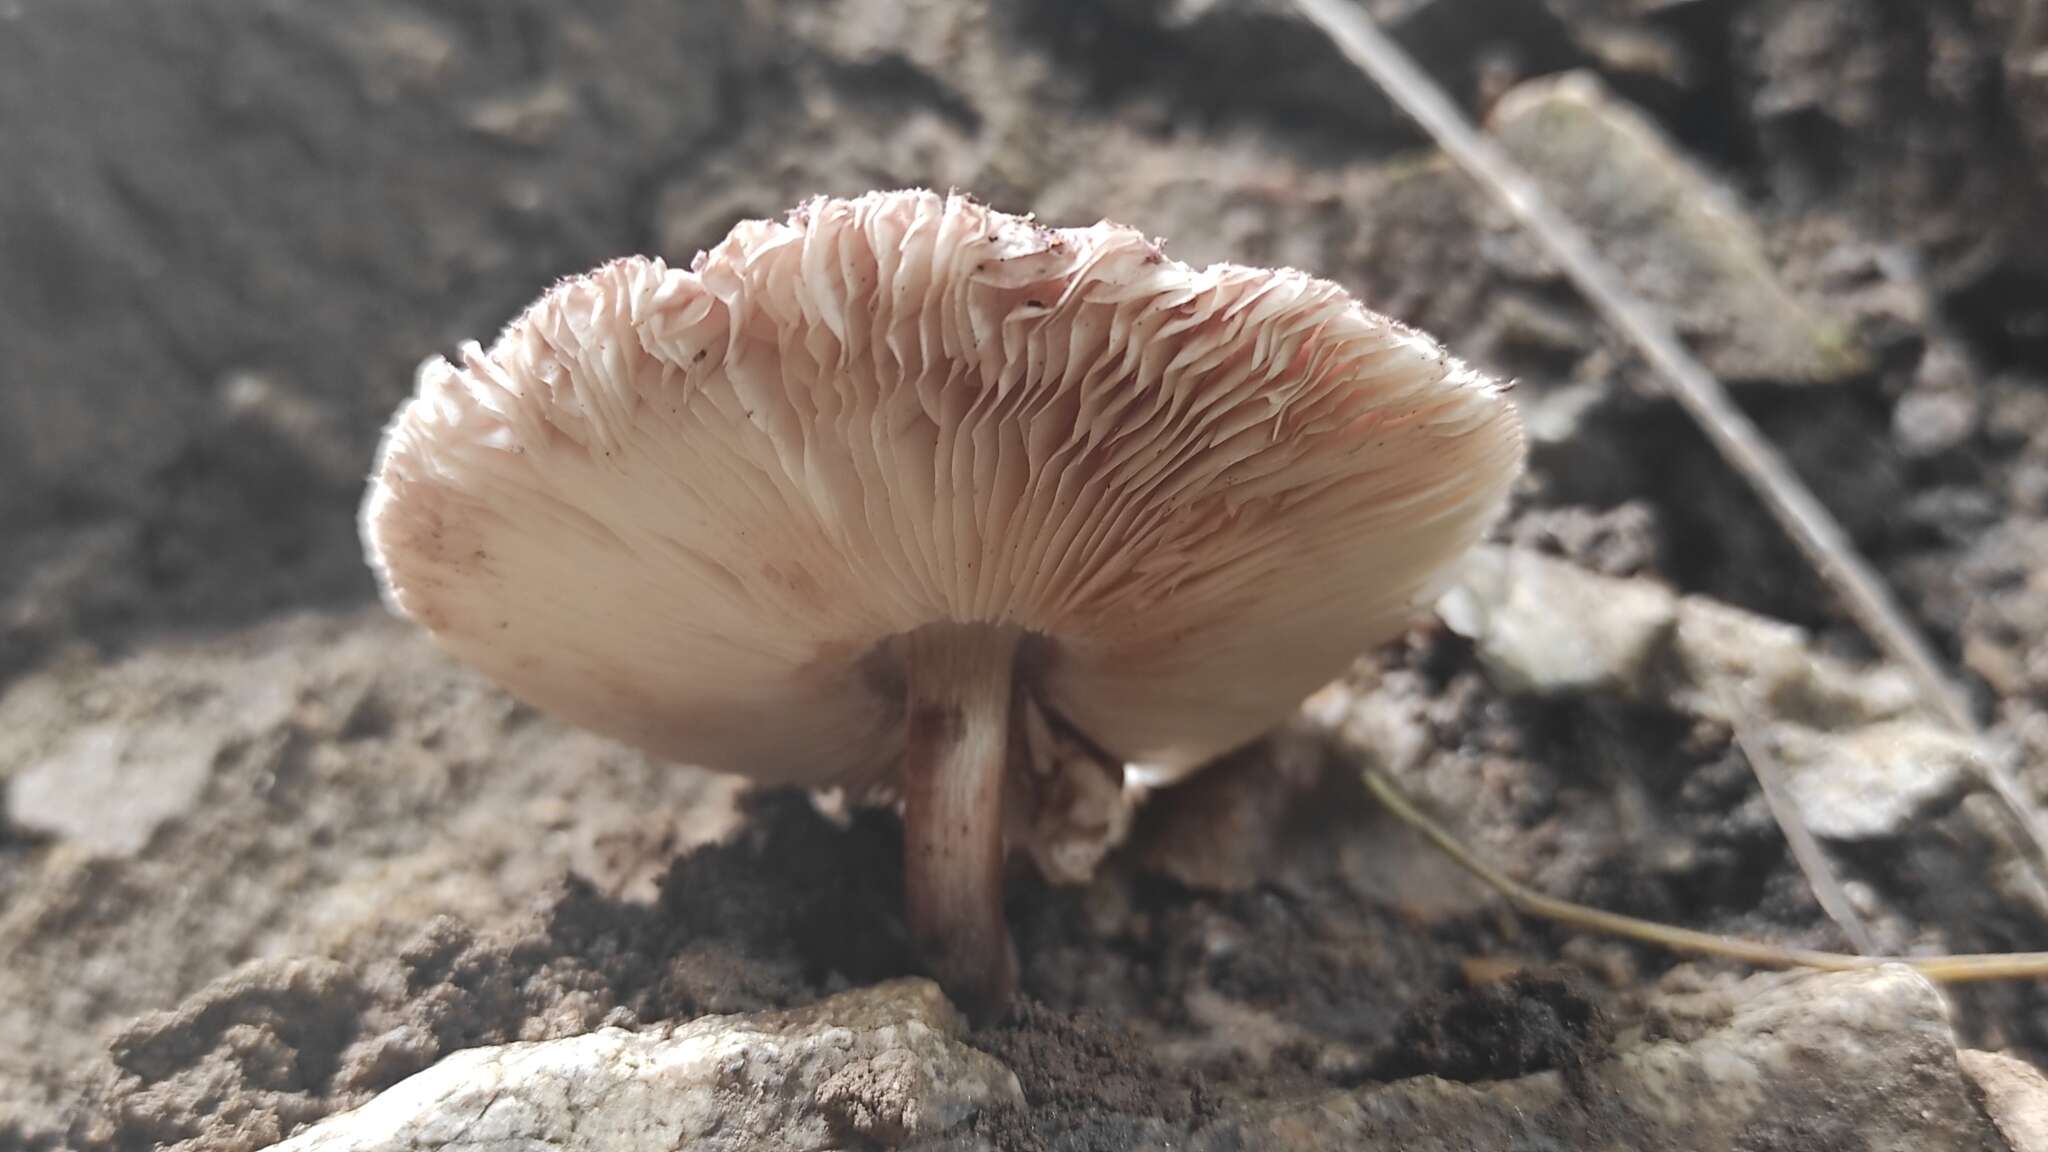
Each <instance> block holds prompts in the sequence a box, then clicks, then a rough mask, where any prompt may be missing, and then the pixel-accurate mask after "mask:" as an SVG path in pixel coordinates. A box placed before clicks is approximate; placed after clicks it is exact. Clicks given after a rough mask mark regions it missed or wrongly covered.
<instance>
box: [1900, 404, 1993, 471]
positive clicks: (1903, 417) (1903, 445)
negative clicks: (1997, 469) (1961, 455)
mask: <svg viewBox="0 0 2048 1152" xmlns="http://www.w3.org/2000/svg"><path fill="white" fill-rule="evenodd" d="M1976 430H1977V404H1976V402H1975V401H1974V400H1973V399H1971V397H1970V396H1969V395H1968V394H1967V393H1963V392H1948V391H1929V390H1923V389H1915V390H1914V391H1912V392H1908V393H1906V395H1905V396H1903V397H1901V398H1900V400H1899V403H1898V406H1897V407H1895V408H1893V409H1892V436H1893V438H1895V439H1896V440H1897V441H1898V442H1899V450H1900V451H1901V452H1904V453H1905V454H1906V455H1908V456H1913V457H1918V458H1923V459H1924V458H1926V457H1929V456H1938V455H1940V454H1941V453H1943V452H1947V451H1950V450H1952V449H1955V448H1959V447H1961V446H1963V445H1964V444H1965V443H1967V442H1968V441H1969V439H1970V437H1971V436H1972V435H1973V434H1974V433H1975V432H1976Z"/></svg>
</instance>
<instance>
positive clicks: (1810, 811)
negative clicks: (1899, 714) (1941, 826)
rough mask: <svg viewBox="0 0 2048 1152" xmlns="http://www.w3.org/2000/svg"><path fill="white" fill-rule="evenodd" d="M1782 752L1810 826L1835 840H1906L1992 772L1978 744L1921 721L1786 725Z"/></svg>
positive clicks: (1780, 736)
mask: <svg viewBox="0 0 2048 1152" xmlns="http://www.w3.org/2000/svg"><path fill="white" fill-rule="evenodd" d="M1777 753H1778V757H1779V759H1780V760H1781V761H1783V763H1784V767H1785V770H1786V773H1787V779H1786V786H1787V788H1789V789H1790V791H1791V793H1792V799H1793V801H1794V803H1796V804H1798V806H1799V811H1800V814H1801V815H1802V816H1804V817H1805V819H1806V825H1807V827H1809V828H1811V829H1812V830H1813V833H1814V835H1816V836H1820V837H1823V838H1826V839H1829V840H1879V839H1886V838H1889V837H1896V836H1902V835H1905V834H1906V833H1908V832H1910V831H1911V830H1912V825H1913V822H1914V821H1915V819H1916V818H1918V817H1919V816H1920V815H1921V814H1922V813H1924V812H1926V811H1928V810H1929V809H1931V808H1933V807H1936V806H1938V805H1940V804H1943V803H1946V802H1952V801H1953V800H1955V799H1956V798H1957V797H1958V796H1960V795H1961V794H1962V793H1963V792H1965V791H1967V790H1968V789H1969V788H1970V787H1971V786H1972V785H1973V784H1974V783H1975V782H1976V781H1978V780H1980V779H1982V777H1983V771H1984V766H1983V763H1982V750H1981V749H1980V748H1979V746H1978V744H1977V742H1976V741H1975V740H1974V739H1971V738H1970V737H1967V736H1963V735H1960V734H1957V733H1954V732H1950V731H1947V730H1945V729H1941V728H1936V727H1934V726H1932V725H1930V724H1925V723H1921V722H1919V721H1913V720H1906V721H1895V722H1891V723H1883V724H1873V725H1870V726H1868V727H1865V728H1860V729H1856V730H1854V731H1851V732H1847V733H1823V732H1815V731H1812V730H1810V729H1801V728H1796V727H1793V726H1790V725H1785V726H1782V727H1781V728H1780V729H1779V730H1778V732H1777Z"/></svg>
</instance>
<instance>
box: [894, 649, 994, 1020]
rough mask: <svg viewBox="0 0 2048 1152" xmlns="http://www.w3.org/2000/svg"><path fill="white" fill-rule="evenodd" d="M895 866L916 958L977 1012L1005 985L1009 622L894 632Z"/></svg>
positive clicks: (987, 1009) (986, 1016)
mask: <svg viewBox="0 0 2048 1152" xmlns="http://www.w3.org/2000/svg"><path fill="white" fill-rule="evenodd" d="M906 640H907V644H906V648H905V653H904V663H905V665H906V668H907V671H908V676H907V679H908V682H909V693H910V699H909V707H908V721H909V732H908V750H907V753H906V757H905V764H904V773H903V778H904V783H903V790H904V803H903V873H904V886H905V891H906V895H907V899H908V903H909V912H910V932H911V938H912V940H913V941H914V942H915V943H916V945H917V948H918V951H919V953H920V954H921V955H922V956H923V958H924V962H925V966H926V968H927V970H929V971H930V972H931V974H932V975H933V976H934V977H935V978H936V979H937V980H938V981H939V983H940V985H942V986H943V987H944V988H945V989H946V992H947V994H948V995H950V996H951V997H952V998H953V999H954V1001H955V1002H957V1003H958V1004H959V1005H960V1006H961V1008H962V1009H964V1010H965V1011H966V1012H967V1014H968V1015H969V1016H970V1017H973V1018H974V1019H976V1020H978V1021H986V1020H990V1019H995V1018H999V1017H1000V1016H1001V1015H1002V1014H1003V1013H1004V1011H1005V1010H1007V1009H1008V1007H1009V1003H1010V995H1011V993H1012V992H1013V991H1014V990H1015V988H1016V985H1017V959H1016V956H1015V954H1014V953H1013V952H1012V951H1011V949H1010V930H1009V926H1008V924H1007V923H1005V921H1004V919H1003V783H1004V772H1005V767H1006V765H1005V761H1006V759H1007V753H1008V751H1009V747H1010V692H1011V680H1012V678H1013V675H1014V669H1015V665H1016V657H1017V633H1016V632H1014V631H1011V630H1008V629H1002V628H993V627H988V626H982V625H962V624H936V625H930V626H927V627H924V628H920V629H918V630H916V631H915V632H912V633H910V635H909V636H908V637H906Z"/></svg>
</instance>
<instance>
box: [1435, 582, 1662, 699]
mask: <svg viewBox="0 0 2048 1152" xmlns="http://www.w3.org/2000/svg"><path fill="white" fill-rule="evenodd" d="M1677 609H1678V597H1677V596H1676V595H1675V594H1674V593H1673V592H1672V591H1671V590H1670V589H1668V588H1665V587H1663V586H1661V585H1658V584H1653V583H1650V582H1649V581H1645V580H1613V579H1605V578H1602V577H1598V576H1594V575H1592V574H1590V573H1588V572H1585V571H1583V570H1581V569H1579V568H1577V567H1576V566H1574V565H1571V564H1568V563H1566V562H1564V561H1561V560H1553V559H1550V558H1548V557H1545V556H1538V555H1536V554H1534V553H1530V552H1524V551H1519V550H1512V549H1504V548H1482V549H1479V550H1477V551H1475V552H1474V553H1472V555H1471V556H1469V557H1467V559H1466V563H1465V564H1464V566H1463V567H1462V568H1461V570H1460V573H1459V576H1458V582H1457V583H1456V585H1455V586H1453V587H1452V589H1451V590H1450V591H1449V592H1447V593H1445V594H1444V596H1443V597H1442V598H1441V599H1439V600H1438V602H1437V614H1438V615H1439V616H1441V617H1442V618H1443V621H1444V623H1445V624H1446V625H1448V626H1449V627H1450V629H1451V631H1453V632H1456V633H1458V634H1459V635H1460V636H1464V637H1465V638H1467V639H1469V640H1471V641H1472V642H1473V643H1475V644H1476V645H1478V648H1479V658H1480V660H1481V661H1482V662H1483V663H1484V664H1485V665H1486V668H1487V671H1488V673H1489V674H1490V675H1491V676H1492V677H1493V678H1494V680H1495V681H1496V682H1497V683H1499V684H1500V685H1501V687H1503V688H1505V689H1506V690H1508V691H1510V692H1524V693H1530V694H1534V695H1539V696H1550V695H1563V694H1576V693H1589V692H1602V691H1618V692H1624V693H1629V694H1635V693H1639V692H1640V691H1641V690H1642V685H1643V682H1644V680H1645V679H1646V677H1647V675H1648V672H1649V667H1650V663H1651V659H1652V657H1653V656H1655V654H1656V653H1657V652H1658V651H1659V650H1660V649H1661V648H1662V647H1663V645H1664V644H1665V642H1666V641H1667V640H1668V638H1669V637H1670V635H1671V630H1672V628H1673V626H1674V625H1675V624H1676V623H1677Z"/></svg>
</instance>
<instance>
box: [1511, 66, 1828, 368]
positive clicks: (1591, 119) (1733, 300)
mask: <svg viewBox="0 0 2048 1152" xmlns="http://www.w3.org/2000/svg"><path fill="white" fill-rule="evenodd" d="M1488 127H1489V128H1490V129H1491V130H1492V132H1493V133H1494V135H1495V136H1496V137H1498V138H1499V140H1500V142H1501V145H1502V146H1503V147H1504V148H1505V149H1506V150H1507V151H1508V152H1509V154H1511V155H1512V156H1513V157H1514V158H1515V159H1516V160H1517V161H1519V162H1520V163H1521V164H1522V165H1523V166H1524V167H1525V168H1527V169H1528V171H1529V173H1530V175H1531V176H1532V177H1534V178H1535V179H1536V180H1537V181H1538V182H1539V183H1540V184H1541V185H1542V188H1543V191H1544V192H1545V193H1547V194H1548V195H1549V197H1550V198H1551V199H1552V201H1553V202H1554V203H1555V204H1556V205H1557V207H1558V208H1559V209H1560V210H1561V211H1562V212H1563V213H1564V214H1565V215H1567V216H1569V217H1571V218H1572V219H1573V220H1574V221H1576V222H1577V223H1578V224H1579V225H1580V226H1581V227H1582V228H1584V229H1586V230H1587V231H1588V232H1589V233H1591V234H1592V235H1594V236H1597V237H1599V239H1600V246H1601V250H1602V253H1603V254H1604V255H1605V256H1606V257H1607V258H1608V259H1609V260H1611V261H1613V262H1614V264H1615V265H1616V266H1617V267H1618V268H1619V269H1620V271H1621V272H1622V274H1623V275H1624V276H1625V277H1626V278H1627V279H1628V281H1629V284H1630V286H1631V287H1633V288H1634V289H1635V290H1636V291H1637V292H1639V293H1641V294H1642V295H1643V296H1644V297H1646V298H1647V299H1649V300H1651V301H1652V302H1654V303H1657V304H1661V305H1664V306H1666V307H1667V308H1669V309H1670V310H1671V312H1672V313H1673V314H1674V315H1675V316H1678V317H1680V320H1679V323H1680V324H1681V326H1682V329H1683V334H1684V335H1685V336H1687V337H1689V338H1690V339H1691V340H1692V342H1693V343H1694V344H1695V345H1696V346H1697V348H1698V350H1699V354H1700V358H1701V359H1702V360H1703V361H1704V362H1705V363H1706V365H1707V367H1708V368H1709V369H1711V370H1712V371H1713V372H1715V373H1716V374H1718V375H1720V376H1722V377H1725V378H1730V379H1737V380H1770V381H1775V382H1782V383H1828V382H1833V381H1838V380H1841V379H1844V378H1846V377H1848V376H1852V375H1854V374H1856V373H1858V372H1861V371H1863V370H1864V368H1865V366H1866V358H1865V356H1864V355H1863V353H1862V352H1861V350H1860V349H1858V348H1857V347H1856V345H1855V344H1854V342H1853V338H1852V336H1851V335H1850V333H1849V331H1848V329H1847V327H1846V326H1845V325H1843V324H1841V323H1839V322H1837V321H1835V320H1833V319H1831V318H1828V317H1825V316H1823V315H1821V314H1819V313H1817V312H1816V311H1815V310H1814V309H1813V308H1812V307H1809V306H1808V305H1807V304H1806V302H1804V301H1802V300H1801V299H1799V298H1798V297H1797V296H1795V295H1794V294H1793V293H1792V292H1791V291H1790V290H1789V289H1787V288H1786V287H1785V285H1784V283H1783V282H1782V281H1781V280H1780V279H1779V277H1778V274H1777V270H1776V269H1775V268H1773V267H1772V264H1771V261H1770V258H1769V257H1768V255H1767V254H1766V252H1765V247H1764V241H1763V237H1762V235H1761V233H1760V232H1759V231H1758V229H1757V227H1756V224H1755V222H1754V221H1752V220H1751V219H1750V218H1749V217H1748V216H1747V215H1746V214H1744V212H1743V211H1742V209H1741V208H1740V206H1739V205H1738V204H1737V202H1736V201H1735V199H1734V197H1732V196H1731V195H1729V194H1728V193H1727V192H1726V191H1725V190H1724V189H1722V188H1720V187H1718V186H1716V184H1715V183H1714V182H1713V181H1711V180H1709V179H1708V178H1707V176H1706V175H1705V174H1704V173H1702V172H1701V171H1700V170H1699V169H1698V168H1697V167H1695V166H1694V165H1693V163H1692V162H1691V161H1690V160H1688V159H1687V158H1686V157H1685V156H1684V155H1683V154H1682V153H1680V152H1679V151H1678V149H1677V148H1675V147H1674V146H1673V145H1672V143H1671V142H1670V140H1668V139H1667V138H1666V137H1665V136H1664V134H1663V133H1662V132H1660V131H1659V130H1658V129H1657V127H1656V126H1655V125H1654V124H1653V123H1652V122H1651V121H1650V119H1649V118H1648V117H1647V116H1645V115H1643V114H1642V113H1641V112H1639V111H1637V110H1636V109H1635V108H1633V107H1632V106H1630V105H1629V104H1627V103H1626V102H1625V101H1622V100H1617V99H1615V98H1614V97H1612V96H1611V95H1610V94H1609V93H1608V92H1607V91H1606V89H1605V88H1604V87H1603V86H1602V85H1601V84H1600V82H1599V81H1598V80H1597V79H1595V78H1594V77H1593V76H1592V75H1590V74H1587V73H1575V74H1571V75H1567V76H1563V77H1558V78H1545V79H1540V80H1533V81H1530V82H1528V83H1525V84H1523V85H1521V86H1519V87H1517V88H1515V89H1514V90H1512V91H1510V92H1509V93H1508V94H1507V95H1506V96H1504V97H1503V98H1502V99H1501V100H1500V102H1499V103H1498V104H1497V105H1495V107H1494V111H1493V114H1492V116H1491V117H1490V118H1489V121H1488Z"/></svg>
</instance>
